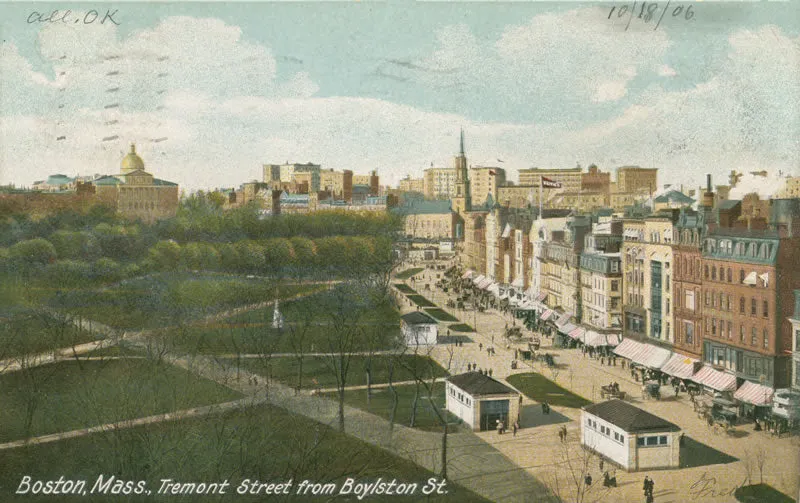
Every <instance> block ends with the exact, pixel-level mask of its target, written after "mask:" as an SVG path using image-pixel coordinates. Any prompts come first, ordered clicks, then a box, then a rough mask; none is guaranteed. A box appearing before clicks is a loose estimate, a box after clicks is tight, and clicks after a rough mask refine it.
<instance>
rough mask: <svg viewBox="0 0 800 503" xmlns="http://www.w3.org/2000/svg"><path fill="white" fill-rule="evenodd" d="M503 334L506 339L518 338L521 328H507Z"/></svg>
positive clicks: (520, 336)
mask: <svg viewBox="0 0 800 503" xmlns="http://www.w3.org/2000/svg"><path fill="white" fill-rule="evenodd" d="M505 335H506V338H508V339H520V338H522V329H521V328H520V327H510V328H507V329H506V334H505Z"/></svg>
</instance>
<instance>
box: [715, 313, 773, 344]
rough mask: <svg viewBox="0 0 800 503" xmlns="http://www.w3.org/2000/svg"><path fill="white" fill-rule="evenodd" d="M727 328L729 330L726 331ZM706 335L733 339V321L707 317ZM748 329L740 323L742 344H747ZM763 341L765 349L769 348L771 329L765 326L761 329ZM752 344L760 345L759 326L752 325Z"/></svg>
mask: <svg viewBox="0 0 800 503" xmlns="http://www.w3.org/2000/svg"><path fill="white" fill-rule="evenodd" d="M726 328H727V331H726ZM706 335H710V336H712V337H721V338H725V337H726V336H727V338H728V339H729V340H730V339H733V322H731V321H730V320H727V321H726V320H717V319H716V318H706ZM746 335H747V329H746V328H745V326H744V325H743V324H742V325H739V342H740V343H742V344H746V342H745V341H746V339H747V336H746ZM761 335H762V341H763V344H764V349H769V329H768V328H764V329H762V331H761ZM750 345H751V346H757V345H758V328H756V327H750Z"/></svg>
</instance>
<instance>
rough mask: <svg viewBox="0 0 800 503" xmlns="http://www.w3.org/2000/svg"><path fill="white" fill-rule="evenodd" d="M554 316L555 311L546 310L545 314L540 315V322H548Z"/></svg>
mask: <svg viewBox="0 0 800 503" xmlns="http://www.w3.org/2000/svg"><path fill="white" fill-rule="evenodd" d="M554 314H556V312H555V311H553V310H552V309H548V310H547V311H545V312H543V313H542V317H541V320H542V321H547V320H549V319H550V318H552V317H553V315H554Z"/></svg>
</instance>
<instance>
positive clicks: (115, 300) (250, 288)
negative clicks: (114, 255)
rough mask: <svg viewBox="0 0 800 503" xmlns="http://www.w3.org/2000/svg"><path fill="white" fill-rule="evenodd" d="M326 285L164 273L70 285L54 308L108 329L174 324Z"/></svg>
mask: <svg viewBox="0 0 800 503" xmlns="http://www.w3.org/2000/svg"><path fill="white" fill-rule="evenodd" d="M321 288H324V286H321V285H314V284H305V285H304V284H278V283H273V282H266V281H264V280H263V279H257V278H253V279H249V278H245V277H241V276H219V275H213V276H207V275H186V274H173V275H169V274H164V275H157V276H153V277H147V278H141V279H137V280H133V281H130V282H126V283H120V284H118V285H116V286H114V287H112V288H108V289H82V290H72V291H70V292H67V293H66V294H64V295H61V296H59V297H58V299H55V300H53V301H51V305H52V307H55V308H58V309H61V310H63V311H65V312H68V313H71V314H74V315H76V316H80V317H83V318H86V319H90V320H93V321H96V322H99V323H102V324H105V325H108V326H110V327H112V328H118V329H143V328H156V327H163V326H165V325H178V324H180V323H181V322H183V321H186V320H192V319H198V318H202V317H204V316H208V315H211V314H214V313H217V312H219V311H222V310H225V309H229V308H233V307H237V306H243V305H250V304H256V303H259V302H266V301H270V300H273V299H274V298H275V294H276V293H277V294H278V296H279V297H287V296H293V295H297V294H300V293H303V292H310V291H315V290H319V289H321Z"/></svg>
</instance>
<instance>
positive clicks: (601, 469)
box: [600, 458, 605, 472]
mask: <svg viewBox="0 0 800 503" xmlns="http://www.w3.org/2000/svg"><path fill="white" fill-rule="evenodd" d="M604 464H605V463H604V462H603V458H600V471H601V472H602V471H603V465H604Z"/></svg>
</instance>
